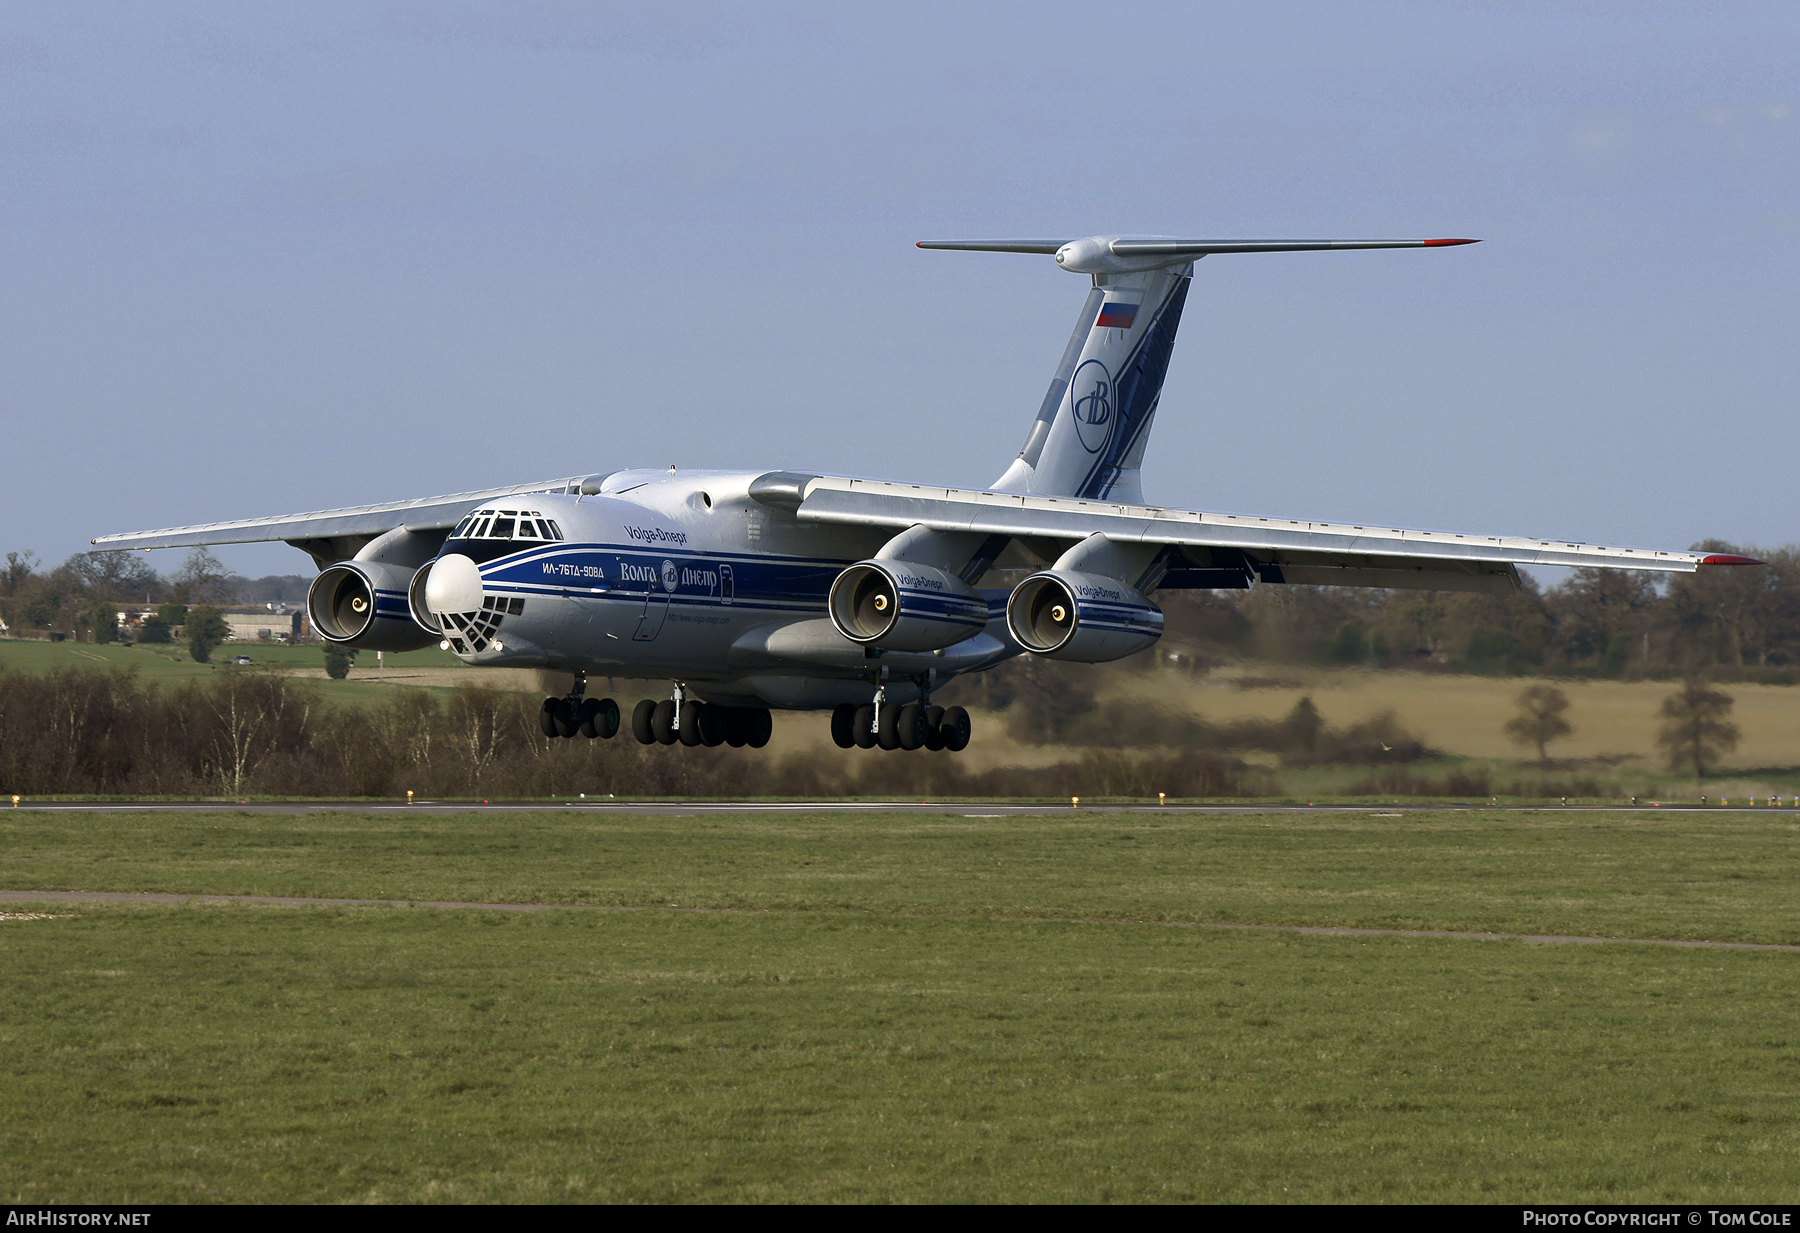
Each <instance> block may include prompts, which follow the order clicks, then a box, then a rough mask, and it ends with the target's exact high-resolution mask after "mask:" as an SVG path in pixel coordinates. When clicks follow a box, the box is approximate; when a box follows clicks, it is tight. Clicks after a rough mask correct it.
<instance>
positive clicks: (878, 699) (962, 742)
mask: <svg viewBox="0 0 1800 1233" xmlns="http://www.w3.org/2000/svg"><path fill="white" fill-rule="evenodd" d="M936 678H937V673H936V672H935V671H933V672H932V673H930V674H928V675H927V676H925V677H922V678H920V679H919V680H918V681H917V682H916V683H917V684H918V686H919V701H917V702H907V703H904V704H902V703H896V702H889V701H888V700H887V685H886V681H887V670H886V669H885V668H884V669H882V670H881V673H880V675H879V676H878V677H877V678H876V684H875V698H874V700H873V701H872V702H869V703H868V704H866V705H864V706H857V705H856V704H855V703H853V702H846V703H843V704H842V705H840V706H838V707H837V708H836V709H834V710H833V711H832V712H831V739H832V741H833V742H835V743H836V745H837V747H838V748H839V749H849V748H851V747H852V746H855V747H857V748H859V749H874V748H875V747H876V746H880V747H881V748H882V749H930V750H939V749H948V750H949V751H950V752H951V753H960V752H962V751H963V750H964V749H967V748H968V747H969V735H970V724H969V713H968V712H967V711H965V710H963V708H962V707H960V706H953V707H950V708H948V709H946V708H944V707H941V706H933V705H931V687H932V685H934V684H935V683H936Z"/></svg>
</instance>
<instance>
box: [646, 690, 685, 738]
mask: <svg viewBox="0 0 1800 1233" xmlns="http://www.w3.org/2000/svg"><path fill="white" fill-rule="evenodd" d="M650 730H651V731H652V732H654V733H655V734H656V743H657V744H658V745H673V744H674V743H675V742H676V741H678V740H680V739H681V738H680V737H679V736H677V735H676V734H675V700H674V699H673V698H664V699H663V700H662V701H661V702H658V703H657V704H656V709H655V710H654V711H652V712H650Z"/></svg>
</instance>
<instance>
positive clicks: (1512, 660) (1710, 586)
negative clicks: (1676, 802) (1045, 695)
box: [1150, 540, 1800, 684]
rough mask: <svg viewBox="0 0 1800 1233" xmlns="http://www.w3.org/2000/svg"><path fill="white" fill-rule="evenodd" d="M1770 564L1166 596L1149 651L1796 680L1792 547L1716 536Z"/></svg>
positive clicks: (1459, 668) (1177, 660)
mask: <svg viewBox="0 0 1800 1233" xmlns="http://www.w3.org/2000/svg"><path fill="white" fill-rule="evenodd" d="M1696 551H1705V552H1733V553H1738V552H1741V553H1743V554H1745V555H1750V556H1757V557H1760V558H1762V559H1763V560H1766V561H1767V562H1768V564H1767V565H1765V566H1714V567H1709V568H1703V569H1701V570H1699V571H1698V572H1697V573H1693V574H1654V573H1646V572H1636V571H1620V570H1598V569H1577V570H1572V571H1570V574H1569V576H1568V578H1567V579H1566V580H1565V581H1563V582H1562V583H1560V584H1558V585H1556V586H1553V587H1548V588H1544V587H1539V586H1538V585H1537V584H1536V583H1535V582H1532V581H1530V580H1529V579H1528V580H1527V581H1526V584H1525V587H1524V589H1523V590H1521V591H1517V592H1514V593H1511V594H1505V595H1483V594H1469V593H1458V592H1450V591H1372V590H1361V589H1356V588H1349V587H1302V586H1260V587H1256V588H1254V589H1252V590H1249V591H1190V592H1179V591H1176V592H1161V593H1159V594H1158V595H1157V602H1158V603H1159V604H1160V605H1161V606H1162V607H1163V610H1164V612H1165V614H1166V615H1167V619H1168V624H1167V629H1166V632H1165V634H1164V636H1163V641H1162V645H1161V646H1160V647H1159V648H1157V650H1156V651H1154V652H1151V653H1150V656H1151V657H1153V658H1154V659H1155V660H1156V661H1157V662H1160V663H1162V664H1164V665H1169V666H1184V667H1189V668H1192V669H1194V670H1197V671H1203V670H1205V669H1207V668H1210V667H1213V666H1215V665H1217V664H1219V663H1221V662H1224V661H1229V660H1233V659H1257V660H1266V661H1275V662H1283V661H1286V662H1306V663H1315V664H1346V665H1355V664H1364V665H1368V666H1371V667H1390V668H1393V667H1414V668H1422V669H1427V670H1437V671H1455V672H1468V673H1477V674H1483V675H1528V674H1529V675H1540V674H1558V675H1572V676H1600V677H1656V678H1670V679H1681V678H1686V677H1689V676H1693V675H1696V674H1705V675H1708V676H1711V677H1714V678H1716V679H1735V680H1760V681H1768V682H1771V683H1783V684H1791V683H1794V682H1796V681H1800V548H1795V547H1787V548H1780V549H1775V550H1772V551H1765V550H1762V549H1757V548H1755V547H1749V546H1746V547H1743V548H1739V547H1736V546H1733V545H1731V544H1727V543H1724V542H1723V541H1720V540H1707V541H1705V542H1704V543H1701V544H1699V545H1696Z"/></svg>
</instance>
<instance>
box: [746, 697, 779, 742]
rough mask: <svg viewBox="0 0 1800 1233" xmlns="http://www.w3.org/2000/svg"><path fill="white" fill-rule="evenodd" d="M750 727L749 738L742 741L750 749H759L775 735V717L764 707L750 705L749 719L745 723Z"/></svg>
mask: <svg viewBox="0 0 1800 1233" xmlns="http://www.w3.org/2000/svg"><path fill="white" fill-rule="evenodd" d="M746 726H747V727H748V728H749V729H750V733H749V739H748V740H747V741H745V742H744V743H745V744H747V745H749V746H750V748H752V749H761V748H762V747H763V746H764V745H767V744H768V743H769V738H770V737H771V736H773V735H775V717H774V716H773V715H771V714H769V712H768V709H767V708H766V707H760V706H758V707H752V708H751V709H750V721H749V723H748V724H747V725H746Z"/></svg>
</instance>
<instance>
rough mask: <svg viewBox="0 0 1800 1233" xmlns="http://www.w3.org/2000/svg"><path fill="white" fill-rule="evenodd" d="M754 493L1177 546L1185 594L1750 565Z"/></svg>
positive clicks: (894, 515)
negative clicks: (1530, 571)
mask: <svg viewBox="0 0 1800 1233" xmlns="http://www.w3.org/2000/svg"><path fill="white" fill-rule="evenodd" d="M759 490H760V491H759ZM751 495H752V496H753V497H757V499H759V500H762V501H764V502H765V503H766V504H771V505H777V506H783V507H785V508H788V509H790V510H791V511H792V512H793V513H794V515H795V516H796V517H798V518H801V519H806V520H810V521H818V522H833V523H849V524H853V525H862V526H884V527H894V528H896V529H900V528H904V527H909V526H914V525H923V526H926V527H930V528H932V529H933V530H940V531H973V532H981V533H985V534H989V535H1005V536H1010V537H1013V538H1021V539H1024V540H1026V541H1027V542H1030V541H1032V540H1037V541H1040V542H1042V541H1046V540H1047V541H1052V542H1053V543H1060V544H1062V545H1064V546H1069V545H1073V544H1074V543H1075V542H1077V541H1079V540H1082V539H1085V538H1087V537H1088V536H1090V535H1093V534H1094V533H1096V532H1098V533H1100V534H1103V535H1105V536H1106V538H1107V539H1109V540H1114V541H1118V542H1124V543H1150V544H1170V545H1176V546H1178V547H1180V548H1181V549H1182V550H1183V556H1184V557H1185V558H1186V560H1185V562H1184V564H1183V565H1182V566H1181V567H1179V569H1178V571H1177V574H1176V576H1174V577H1171V579H1170V582H1171V583H1172V584H1174V585H1187V586H1220V587H1225V586H1242V585H1246V582H1247V579H1248V576H1249V575H1251V574H1254V575H1256V577H1257V578H1258V579H1260V580H1261V581H1264V582H1290V583H1304V584H1311V585H1323V586H1371V587H1394V588H1408V589H1426V590H1473V591H1490V590H1492V591H1498V590H1511V589H1513V588H1515V587H1517V586H1518V585H1519V583H1518V576H1517V573H1516V569H1517V567H1518V566H1520V565H1559V566H1590V567H1596V566H1597V567H1600V568H1610V569H1648V570H1662V571H1671V572H1683V573H1691V572H1693V571H1694V570H1695V569H1697V568H1698V567H1699V566H1701V565H1725V564H1752V563H1755V562H1754V561H1753V560H1752V559H1751V558H1748V557H1734V556H1726V555H1724V554H1705V553H1696V552H1658V551H1654V550H1650V549H1644V548H1608V547H1602V546H1599V545H1596V544H1584V543H1573V542H1568V541H1562V540H1545V539H1535V538H1525V537H1515V536H1500V535H1458V534H1453V533H1450V532H1445V531H1413V530H1406V529H1403V528H1398V527H1377V526H1367V525H1355V524H1349V523H1331V522H1312V521H1306V520H1301V519H1291V518H1259V517H1255V516H1253V515H1245V514H1215V513H1207V512H1203V511H1199V510H1177V509H1164V508H1161V507H1157V506H1146V505H1124V504H1118V503H1115V502H1108V501H1091V500H1080V499H1077V498H1073V497H1045V496H1027V495H1023V494H1019V493H1008V492H984V491H980V490H977V489H964V488H939V487H935V486H927V485H923V484H897V483H890V482H885V481H880V480H863V479H847V478H842V477H838V476H812V475H804V474H794V473H783V472H777V473H774V474H772V475H765V476H763V477H761V478H760V479H758V480H757V481H756V483H755V484H753V485H752V487H751ZM1181 574H1186V575H1188V576H1187V577H1185V578H1181V577H1179V575H1181ZM1234 577H1235V579H1236V580H1233V579H1234ZM1165 585H1167V584H1165Z"/></svg>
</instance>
